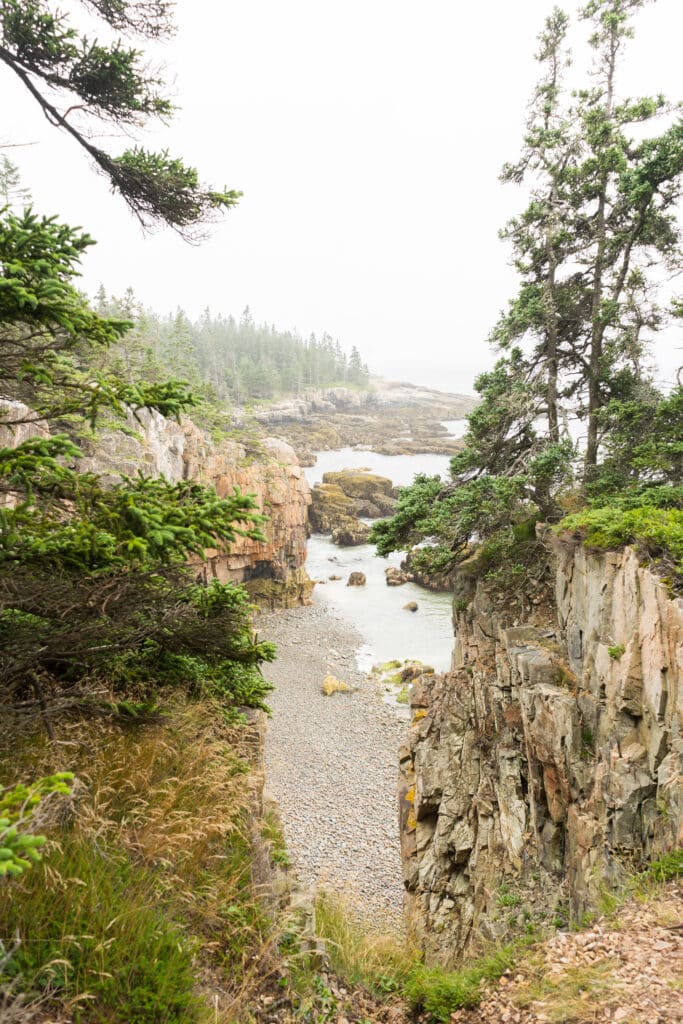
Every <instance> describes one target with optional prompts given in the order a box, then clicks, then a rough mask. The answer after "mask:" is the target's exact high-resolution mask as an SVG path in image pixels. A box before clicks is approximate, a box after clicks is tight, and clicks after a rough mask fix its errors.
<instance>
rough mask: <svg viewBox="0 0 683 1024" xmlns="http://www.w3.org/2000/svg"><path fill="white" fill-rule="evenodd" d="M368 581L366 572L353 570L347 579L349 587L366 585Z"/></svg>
mask: <svg viewBox="0 0 683 1024" xmlns="http://www.w3.org/2000/svg"><path fill="white" fill-rule="evenodd" d="M365 583H366V579H365V573H364V572H352V573H351V575H350V576H349V578H348V580H347V581H346V586H347V587H364V586H365Z"/></svg>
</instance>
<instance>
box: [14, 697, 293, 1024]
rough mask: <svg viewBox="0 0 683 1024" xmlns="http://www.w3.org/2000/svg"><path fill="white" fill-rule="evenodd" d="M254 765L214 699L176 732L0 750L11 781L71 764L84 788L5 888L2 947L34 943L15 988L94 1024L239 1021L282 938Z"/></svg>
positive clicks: (131, 732) (17, 970)
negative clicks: (273, 917)
mask: <svg viewBox="0 0 683 1024" xmlns="http://www.w3.org/2000/svg"><path fill="white" fill-rule="evenodd" d="M3 754H4V756H3ZM248 757H249V749H248V745H247V743H246V738H245V733H244V732H243V731H242V730H237V729H228V728H227V727H225V726H224V725H222V724H221V722H220V720H219V718H218V715H217V711H216V709H215V708H214V707H213V705H211V704H209V703H199V704H194V705H187V704H179V705H177V706H176V707H175V708H174V709H172V712H171V716H170V720H169V722H168V723H167V724H165V725H163V726H154V727H150V726H139V725H134V726H128V727H127V728H126V729H125V730H121V729H120V728H118V727H114V726H111V725H108V724H103V723H92V722H91V723H88V724H87V725H83V724H73V723H72V724H71V725H70V726H69V727H68V731H66V732H65V735H64V738H63V739H62V741H61V742H60V743H59V744H58V745H55V747H54V749H53V750H50V748H49V747H48V745H47V744H45V743H41V742H38V743H36V742H34V741H32V740H31V738H28V739H27V740H26V741H25V742H23V743H21V744H19V745H18V746H17V747H16V748H15V749H14V750H13V751H12V752H11V753H10V752H4V751H0V772H2V774H7V773H8V769H9V766H11V768H12V772H13V777H14V778H15V779H16V778H17V776H18V777H19V778H21V777H22V776H23V777H24V778H26V779H27V780H28V779H29V770H30V776H32V777H35V776H37V775H41V774H45V773H46V772H49V771H51V770H54V769H55V768H56V767H59V768H61V769H64V768H69V769H70V770H72V771H74V773H75V774H76V777H77V779H78V780H79V782H80V784H81V786H80V794H81V795H80V799H79V802H78V804H77V808H76V813H75V815H74V816H73V820H71V821H70V822H68V823H67V825H66V826H65V827H62V828H61V830H56V829H52V830H49V831H48V835H49V839H50V842H49V844H48V846H47V847H46V848H44V851H45V855H44V859H43V863H42V864H41V865H39V866H37V867H36V868H35V869H33V870H31V871H29V872H27V873H26V875H25V876H24V877H23V878H22V879H20V880H19V881H18V882H17V883H16V884H13V885H11V886H7V885H6V886H0V940H2V942H3V943H4V944H5V947H6V948H10V947H11V945H12V941H13V937H14V935H15V933H16V932H18V934H19V936H20V938H21V945H20V946H19V948H18V950H17V951H16V952H15V953H14V954H13V955H12V957H11V958H10V960H9V962H8V964H7V965H6V967H5V973H6V974H7V975H8V976H12V977H13V979H14V980H13V988H14V990H15V991H23V992H24V993H25V994H27V995H30V996H31V998H33V996H37V997H39V998H40V997H48V998H49V999H50V1000H51V1001H52V1002H53V1003H55V1004H56V1005H57V1006H58V1007H61V1009H62V1010H63V1011H64V1012H65V1013H67V1014H68V1015H70V1016H71V1017H72V1018H73V1019H74V1020H79V1019H80V1020H82V1021H84V1022H85V1021H87V1022H88V1024H110V1022H111V1024H113V1022H115V1021H116V1022H118V1021H123V1020H125V1021H126V1024H159V1022H160V1021H164V1022H165V1024H166V1022H168V1024H190V1022H193V1024H194V1022H203V1021H205V1020H207V1021H208V1020H209V1019H210V1020H212V1021H217V1022H219V1024H220V1022H221V1021H225V1022H226V1024H227V1022H230V1024H233V1022H236V1021H238V1020H240V1019H241V1018H240V1016H239V1009H238V1008H239V1007H240V1006H242V1005H246V1004H247V1003H248V993H249V990H250V987H253V986H255V985H257V984H260V983H261V980H262V979H259V978H258V977H257V976H258V975H259V974H261V975H262V974H263V973H264V971H267V970H268V968H267V967H264V958H265V959H267V957H268V956H269V952H268V951H269V949H270V945H271V943H272V941H273V939H272V936H271V931H272V925H271V922H270V919H269V918H268V916H267V914H266V913H265V910H264V908H263V906H262V904H261V902H260V901H259V899H258V896H257V892H256V888H255V882H254V879H253V877H252V866H253V846H252V835H251V823H250V818H251V815H252V812H253V806H254V805H253V792H254V791H253V788H252V786H253V784H252V780H251V778H250V775H249V766H248ZM41 830H43V831H45V829H44V828H41ZM214 977H217V978H219V979H220V984H219V986H218V987H219V989H220V995H219V1003H218V1004H216V1005H214V995H213V994H212V997H211V1000H210V1002H211V1006H209V1001H208V999H207V997H206V995H205V994H203V991H202V987H203V988H208V989H211V986H212V978H214ZM198 979H204V983H203V986H201V987H200V986H199V985H198Z"/></svg>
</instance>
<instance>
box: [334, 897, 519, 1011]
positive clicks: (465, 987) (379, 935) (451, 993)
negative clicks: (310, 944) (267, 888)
mask: <svg viewBox="0 0 683 1024" xmlns="http://www.w3.org/2000/svg"><path fill="white" fill-rule="evenodd" d="M316 921H317V926H318V931H319V933H320V935H321V937H322V938H324V939H325V943H326V946H327V950H328V955H329V959H330V964H331V967H332V969H333V971H334V973H335V974H337V975H338V976H339V977H340V978H341V979H343V980H344V982H345V983H346V984H347V985H349V986H352V987H353V986H360V987H362V988H364V989H365V990H366V991H368V992H370V993H372V994H373V995H375V996H378V997H380V998H381V997H383V996H389V995H393V994H396V995H398V996H401V997H402V998H403V999H405V1000H406V1001H407V1002H408V1004H409V1005H410V1007H411V1009H413V1010H422V1011H424V1012H426V1013H428V1014H430V1015H431V1019H433V1020H435V1021H443V1022H447V1021H448V1020H449V1019H450V1015H451V1014H452V1013H453V1012H454V1011H455V1010H458V1009H461V1008H464V1007H474V1006H477V1005H478V1004H479V1002H480V1001H481V998H482V994H483V989H482V986H483V984H484V983H485V982H492V981H496V980H497V979H498V978H500V977H501V975H503V974H504V973H505V971H507V970H508V969H509V968H510V967H512V966H513V964H514V963H515V962H516V961H517V960H518V958H519V957H520V956H521V955H522V953H523V951H524V950H525V949H526V948H527V947H528V945H529V944H530V942H531V941H532V940H531V939H528V938H525V939H520V940H518V941H516V942H514V943H510V944H509V945H507V946H503V947H498V948H496V949H492V950H489V951H488V952H487V953H485V954H484V955H482V956H480V957H477V958H476V959H473V960H471V961H469V962H467V963H465V964H464V965H463V966H462V967H461V968H460V969H459V970H455V971H446V970H444V969H443V968H441V967H425V966H424V965H423V964H422V963H421V962H420V955H419V953H418V951H417V950H416V949H415V948H413V947H412V946H411V945H410V944H409V943H406V941H405V940H403V939H401V938H399V937H397V936H396V935H395V934H387V933H386V932H382V931H381V930H379V929H376V930H373V929H372V928H369V927H368V926H367V924H365V923H364V922H360V921H359V920H358V919H356V918H354V915H353V914H352V913H350V912H349V909H348V908H347V907H346V906H344V904H343V902H342V901H341V900H340V899H339V898H337V897H334V896H331V895H329V894H327V895H323V896H321V897H319V899H318V902H317V905H316Z"/></svg>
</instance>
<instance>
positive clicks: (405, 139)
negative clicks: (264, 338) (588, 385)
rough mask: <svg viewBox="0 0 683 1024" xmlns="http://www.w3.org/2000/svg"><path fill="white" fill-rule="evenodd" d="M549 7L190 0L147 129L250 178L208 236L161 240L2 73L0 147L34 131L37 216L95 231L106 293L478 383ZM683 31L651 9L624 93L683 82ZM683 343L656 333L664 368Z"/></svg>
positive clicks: (494, 1)
mask: <svg viewBox="0 0 683 1024" xmlns="http://www.w3.org/2000/svg"><path fill="white" fill-rule="evenodd" d="M63 6H66V7H68V6H69V5H68V4H67V5H63ZM552 6H553V4H552V3H550V2H549V0H519V2H517V3H511V2H510V0H488V2H482V3H479V4H462V3H455V2H454V0H426V2H423V3H420V4H417V3H407V2H405V0H391V2H389V0H372V2H368V0H364V2H361V0H347V2H346V3H345V4H333V3H330V2H329V0H327V2H325V0H290V2H289V3H287V4H283V3H281V2H277V0H253V2H251V3H240V4H237V3H232V4H230V3H228V4H225V3H216V2H213V3H212V2H210V0H192V2H190V0H180V2H179V3H178V7H177V21H178V33H177V35H176V37H175V38H174V39H173V40H172V41H171V42H170V43H167V44H165V45H164V46H163V48H159V49H158V51H157V52H156V54H155V56H157V57H158V58H159V59H162V60H163V61H164V63H165V64H166V68H167V74H168V76H169V79H170V80H171V81H172V82H173V92H174V94H175V95H176V97H177V102H178V104H179V106H180V108H181V109H180V110H179V111H178V114H177V116H176V118H175V120H174V121H173V122H172V124H171V125H170V126H169V127H167V128H160V129H158V130H155V131H154V132H151V133H150V132H148V133H146V134H145V135H144V139H145V140H146V143H147V144H148V145H154V146H156V147H164V148H166V147H168V148H169V149H170V150H171V151H172V152H174V153H179V154H182V155H184V156H185V157H186V158H187V159H189V160H190V161H192V162H194V163H196V164H197V166H198V167H199V168H200V171H201V174H202V177H203V178H204V179H205V180H207V181H209V182H211V183H213V184H214V185H216V186H222V185H227V186H228V187H230V188H240V189H242V190H243V191H244V198H243V200H242V201H241V203H240V205H239V207H238V208H237V209H235V210H234V211H231V212H230V213H229V214H228V215H226V217H225V218H224V220H223V221H221V222H220V223H219V224H218V225H217V226H216V227H215V229H214V230H213V232H212V235H211V237H210V238H209V239H208V240H207V241H206V242H204V243H203V244H202V245H200V246H189V245H187V244H186V243H184V242H182V241H181V240H180V239H179V238H178V237H177V236H175V235H174V234H173V233H172V232H170V231H168V230H167V231H163V232H158V233H156V234H153V235H151V236H144V235H143V234H142V233H141V231H140V229H139V227H138V226H137V224H136V222H135V221H134V219H133V218H132V217H131V215H130V214H129V213H128V211H127V208H126V207H125V205H124V203H123V202H122V201H121V200H120V199H118V198H116V197H115V196H112V195H111V194H110V192H109V190H108V186H107V183H106V182H105V181H104V180H103V179H102V178H101V177H98V176H97V175H96V174H94V173H93V171H92V170H91V169H90V167H89V166H88V162H87V160H86V159H85V158H84V156H83V155H82V154H81V152H79V151H77V149H76V148H75V146H74V145H73V144H72V143H71V141H70V140H68V139H66V138H65V137H63V136H62V135H60V133H59V132H57V131H56V130H55V129H53V128H50V127H48V126H47V124H46V122H45V121H44V119H43V118H42V115H41V114H40V113H39V111H38V109H37V107H36V106H35V105H34V104H33V103H32V101H31V100H30V98H29V97H28V95H27V94H26V93H25V91H24V89H23V87H22V86H21V84H20V83H19V82H18V81H14V80H12V76H11V73H10V72H9V71H7V70H5V69H4V68H3V69H2V71H1V72H0V89H1V90H2V92H1V94H0V95H1V97H2V119H1V127H0V142H10V143H12V144H17V143H21V144H22V145H21V146H20V147H19V148H12V149H6V150H4V151H3V152H5V153H6V154H7V155H8V156H10V158H11V159H12V160H13V161H14V162H16V163H18V164H19V165H20V167H21V170H22V174H23V177H24V179H25V184H26V185H27V186H29V187H30V188H31V190H32V192H33V194H34V197H35V201H36V205H37V206H38V208H39V209H41V210H42V211H44V212H50V213H59V215H60V216H61V217H62V218H63V219H65V220H67V221H68V222H70V223H74V224H81V225H83V226H84V227H85V228H86V229H87V230H88V231H89V233H90V234H91V235H93V236H94V237H95V238H96V239H98V241H99V244H98V246H97V247H96V248H95V249H94V250H92V251H91V253H90V254H89V255H88V257H87V260H86V264H85V268H84V276H83V282H82V284H83V287H84V288H85V290H86V291H88V292H89V293H91V294H92V293H93V292H94V291H95V289H96V288H97V286H98V285H99V284H100V282H102V283H103V284H104V285H105V287H106V289H107V291H108V292H113V293H115V294H120V293H122V292H123V291H124V290H125V288H126V287H128V286H132V287H133V289H134V290H135V292H136V294H137V295H138V297H139V298H140V299H141V301H143V302H144V303H145V304H147V305H150V306H152V307H154V308H155V309H156V310H157V311H159V312H166V311H168V310H172V309H174V308H175V307H176V306H178V305H180V306H182V307H183V308H184V309H186V310H187V312H188V313H189V314H190V315H198V314H199V312H200V311H201V310H202V309H203V308H204V307H206V306H209V307H210V308H211V309H212V310H213V311H215V312H223V313H226V314H227V313H231V312H232V313H235V314H239V313H240V312H241V310H242V309H243V308H244V307H245V306H246V305H249V306H250V307H251V310H252V312H253V315H254V317H255V318H256V319H257V320H258V321H268V322H274V323H275V324H277V325H278V326H279V327H282V328H297V329H298V330H299V331H300V332H301V333H302V334H305V335H306V334H308V333H309V332H311V331H316V332H317V333H320V332H322V331H328V332H329V333H331V334H332V335H334V336H336V337H338V338H339V340H340V342H341V344H342V346H343V347H344V348H346V349H347V350H350V348H351V346H352V345H356V346H357V347H358V348H359V350H360V351H361V353H362V355H363V358H364V359H365V360H366V361H367V362H368V363H369V364H370V368H371V370H373V371H374V372H377V373H381V374H383V375H385V376H389V377H398V378H402V379H409V380H412V381H414V382H416V383H424V384H429V385H433V386H436V387H441V388H447V389H451V390H455V391H470V390H471V388H472V381H473V377H474V375H475V374H476V373H477V372H478V371H480V370H481V369H483V368H484V367H485V366H487V365H488V364H489V363H490V361H491V352H490V350H489V347H488V345H487V343H486V336H487V334H488V331H489V330H490V328H491V326H492V325H493V322H494V321H495V319H496V316H497V313H498V311H499V310H500V309H501V308H502V307H503V306H504V304H505V303H506V301H507V299H508V298H509V297H510V296H512V294H513V293H514V288H515V276H514V273H513V272H512V270H511V269H510V268H509V266H508V264H507V260H508V255H509V254H508V251H507V248H506V246H505V244H504V243H502V242H501V241H500V240H499V239H498V235H497V233H498V230H499V229H500V228H501V227H502V225H503V224H504V222H505V220H506V219H507V218H508V217H509V216H511V215H512V214H513V213H514V212H516V211H517V210H518V209H519V208H520V207H521V206H522V204H523V202H524V195H523V193H522V192H521V190H520V189H518V188H515V187H512V186H509V185H507V186H503V185H501V184H500V183H499V182H498V173H499V171H500V167H501V165H502V164H503V162H504V161H506V160H513V159H514V158H515V156H516V155H517V153H518V150H519V146H520V141H521V136H522V128H523V123H524V118H525V108H526V104H527V101H528V98H529V95H530V92H531V89H532V87H533V84H534V81H535V79H536V75H537V67H536V64H535V61H534V60H533V51H534V49H535V37H536V35H537V33H538V31H539V30H540V28H541V26H542V22H543V19H544V17H545V16H546V15H547V14H548V13H549V12H550V10H551V8H552ZM565 6H566V7H567V8H568V9H570V10H575V9H576V7H577V6H578V5H577V3H576V2H574V0H572V2H571V3H569V4H567V5H565ZM682 29H683V5H681V2H680V0H658V3H656V4H652V5H649V6H648V7H646V8H645V10H644V11H643V12H641V14H640V15H639V17H638V19H637V22H636V39H635V41H634V42H633V43H632V44H631V47H630V49H629V51H628V66H627V67H626V68H625V69H624V76H623V79H622V83H623V90H628V91H630V92H631V93H632V94H634V93H637V92H640V91H644V92H647V93H656V92H658V91H663V92H665V93H667V94H668V95H669V96H671V97H672V98H678V97H679V96H680V95H681V92H682V91H683V90H681V80H680V79H681V76H680V72H679V67H680V63H679V61H680V55H679V48H680V39H681V30H682ZM585 34H586V29H585V26H581V27H580V28H579V29H578V33H577V36H576V38H577V40H580V39H582V38H583V37H584V36H585ZM577 50H578V46H577ZM578 71H580V69H578ZM578 71H577V73H578ZM99 141H100V143H105V144H107V145H109V144H111V148H112V149H113V150H117V149H123V148H125V146H126V145H128V144H129V143H128V141H127V140H124V139H116V138H111V139H107V138H106V137H100V140H99ZM23 144H26V145H23ZM682 344H683V343H682V342H681V341H680V336H676V335H674V334H672V335H670V336H668V337H667V338H666V339H663V340H661V341H660V343H659V344H658V347H657V355H658V361H659V367H660V368H659V374H658V376H659V378H660V379H661V380H667V379H671V377H672V375H673V371H674V368H675V366H676V365H677V364H678V363H680V362H681V361H682V358H681V348H680V346H681V345H682Z"/></svg>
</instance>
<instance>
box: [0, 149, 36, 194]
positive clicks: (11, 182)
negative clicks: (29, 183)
mask: <svg viewBox="0 0 683 1024" xmlns="http://www.w3.org/2000/svg"><path fill="white" fill-rule="evenodd" d="M30 201H31V193H30V192H29V190H28V189H27V188H24V187H23V186H22V184H21V175H20V173H19V168H18V167H17V165H16V164H13V163H12V161H11V160H10V159H9V158H8V157H6V156H5V155H4V154H3V156H2V158H1V159H0V207H3V206H12V207H15V206H17V207H18V206H26V205H27V204H28V203H30Z"/></svg>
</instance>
